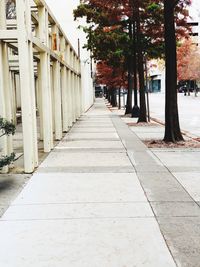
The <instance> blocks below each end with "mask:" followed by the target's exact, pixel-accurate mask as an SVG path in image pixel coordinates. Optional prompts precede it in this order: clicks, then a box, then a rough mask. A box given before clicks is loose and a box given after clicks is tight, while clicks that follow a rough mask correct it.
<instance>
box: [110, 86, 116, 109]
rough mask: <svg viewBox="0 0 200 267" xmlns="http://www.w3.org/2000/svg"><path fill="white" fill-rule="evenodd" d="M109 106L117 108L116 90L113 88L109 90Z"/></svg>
mask: <svg viewBox="0 0 200 267" xmlns="http://www.w3.org/2000/svg"><path fill="white" fill-rule="evenodd" d="M111 105H112V106H113V107H117V97H116V90H115V89H114V88H111Z"/></svg>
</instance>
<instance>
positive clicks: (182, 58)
mask: <svg viewBox="0 0 200 267" xmlns="http://www.w3.org/2000/svg"><path fill="white" fill-rule="evenodd" d="M177 69H178V80H179V81H187V80H199V79H200V50H199V48H198V46H197V45H196V44H194V43H193V42H192V40H191V39H185V40H184V42H183V43H182V44H181V45H180V46H179V47H178V49H177Z"/></svg>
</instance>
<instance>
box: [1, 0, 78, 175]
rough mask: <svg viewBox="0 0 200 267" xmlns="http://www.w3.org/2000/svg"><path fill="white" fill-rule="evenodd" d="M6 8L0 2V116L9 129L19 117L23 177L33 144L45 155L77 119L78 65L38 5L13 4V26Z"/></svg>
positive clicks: (32, 162)
mask: <svg viewBox="0 0 200 267" xmlns="http://www.w3.org/2000/svg"><path fill="white" fill-rule="evenodd" d="M5 5H6V0H1V1H0V116H2V117H4V118H6V119H8V120H12V121H13V122H14V123H17V118H18V116H21V119H22V131H23V151H24V171H25V172H26V173H31V172H33V170H34V169H35V167H37V166H38V139H40V140H42V141H43V149H44V152H50V151H51V149H52V148H53V146H54V140H60V139H61V138H62V135H63V132H67V131H68V130H69V128H70V127H71V126H72V125H73V123H74V122H75V121H76V119H77V118H78V117H79V116H80V115H81V113H82V92H81V74H80V72H81V67H80V59H79V56H78V55H77V54H76V52H75V51H74V49H73V47H72V46H71V44H70V43H69V41H68V39H67V38H66V36H65V34H64V32H63V31H62V29H61V28H60V26H59V24H58V23H57V21H56V19H55V18H54V17H53V14H52V13H51V11H50V10H49V8H48V7H47V5H46V4H45V2H44V1H43V0H34V5H33V3H32V1H29V0H16V10H15V11H16V19H12V20H8V18H6V9H5ZM37 115H38V117H39V123H37V122H38V120H37ZM38 125H39V136H38V131H37V128H38ZM0 142H1V154H2V155H8V154H10V153H12V152H13V142H12V137H11V136H9V137H6V136H4V137H3V138H1V140H0ZM4 171H8V169H4Z"/></svg>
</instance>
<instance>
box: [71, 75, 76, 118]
mask: <svg viewBox="0 0 200 267" xmlns="http://www.w3.org/2000/svg"><path fill="white" fill-rule="evenodd" d="M74 76H75V75H74V73H73V72H72V74H71V94H72V122H73V123H74V122H75V121H76V115H75V112H76V111H75V110H76V107H75V88H74V87H75V86H74V85H75V77H74Z"/></svg>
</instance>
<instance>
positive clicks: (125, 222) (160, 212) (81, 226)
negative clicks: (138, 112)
mask: <svg viewBox="0 0 200 267" xmlns="http://www.w3.org/2000/svg"><path fill="white" fill-rule="evenodd" d="M180 222H184V223H182V225H183V227H182V228H181V227H180V226H179V223H180ZM187 225H190V226H191V235H192V238H191V236H189V235H188V234H189V233H188V228H187V227H186V226H187ZM199 225H200V208H199V206H198V205H197V203H196V202H195V201H194V200H193V198H192V197H191V196H190V195H189V194H188V192H187V191H186V190H185V189H184V188H183V186H182V185H181V184H180V183H179V182H178V180H177V179H176V178H175V177H174V176H173V175H172V174H171V172H170V171H169V170H168V169H167V168H166V167H165V166H164V165H163V164H162V162H161V161H160V160H159V159H158V158H157V157H156V156H155V155H154V153H153V152H151V151H150V150H148V149H147V148H146V146H145V145H144V144H143V143H142V142H141V140H140V139H139V137H138V136H137V135H136V134H135V133H134V132H132V131H131V130H130V129H129V128H128V126H126V124H125V123H124V122H123V121H122V120H121V119H120V118H119V117H118V116H117V115H113V114H112V113H111V112H110V111H109V110H108V109H107V108H106V106H105V103H104V101H103V100H102V99H100V100H97V101H96V103H95V105H94V106H93V107H92V108H91V109H90V110H89V111H88V112H87V113H86V114H85V115H84V116H82V117H81V118H80V120H79V121H78V122H77V123H76V124H75V126H74V127H73V128H72V129H71V131H70V132H69V133H68V134H67V135H66V136H65V138H64V139H63V140H62V141H61V142H60V143H59V144H58V145H57V146H56V148H55V149H54V150H53V152H52V153H50V155H49V156H48V157H47V158H46V159H45V161H44V162H43V163H42V164H41V165H40V167H39V169H38V171H37V172H36V173H35V174H34V175H33V176H32V178H31V179H30V181H29V182H28V184H27V186H26V187H25V188H24V190H23V191H22V192H21V194H20V195H19V196H18V197H17V199H16V200H15V201H14V202H13V203H12V205H11V206H10V207H9V209H8V210H7V212H6V213H5V214H4V216H3V217H2V218H1V220H0V236H1V239H0V247H1V250H0V266H2V267H33V266H34V267H35V266H37V267H68V266H70V267H133V266H136V267H140V266H146V267H173V266H195V267H198V266H200V263H199V259H200V256H199V255H200V254H199V248H198V244H199V241H200V238H199V237H200V233H199ZM192 227H193V228H192ZM184 229H186V232H187V236H185V235H184V232H183V231H184ZM191 240H192V242H193V243H191ZM181 243H182V246H181ZM188 246H189V247H188ZM191 249H192V251H191Z"/></svg>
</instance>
